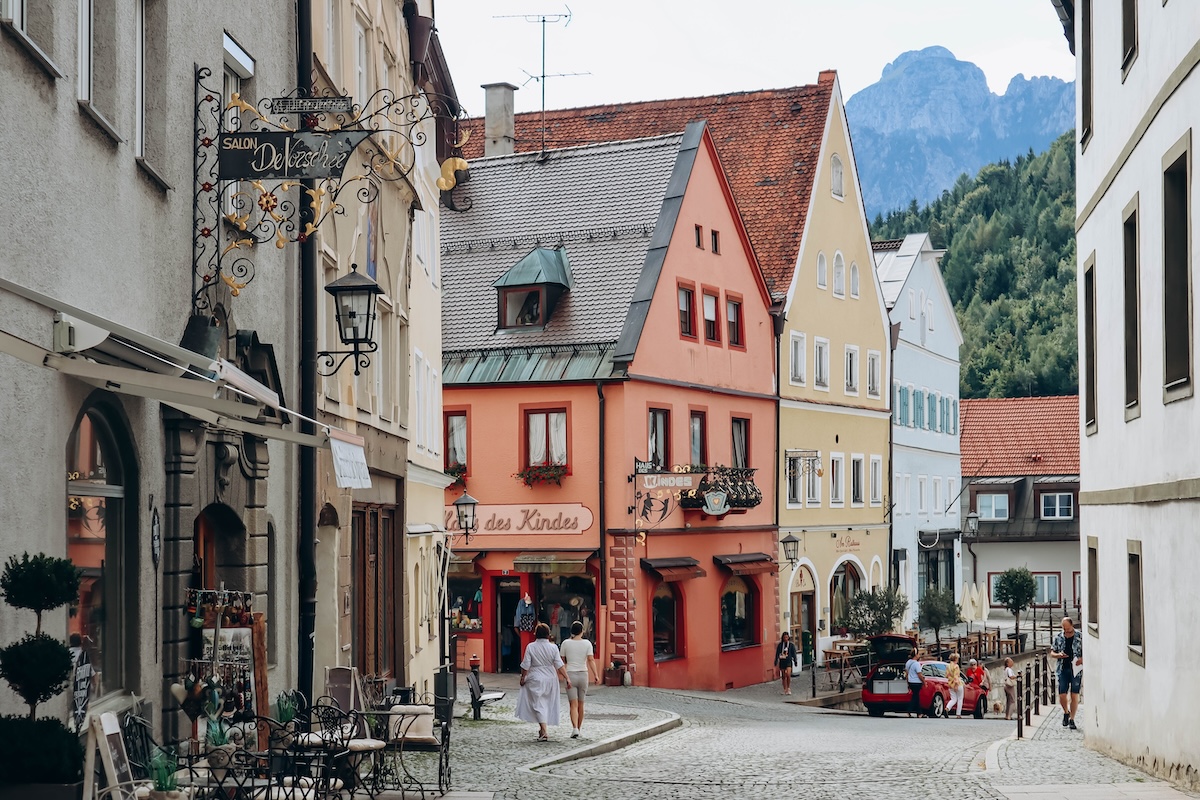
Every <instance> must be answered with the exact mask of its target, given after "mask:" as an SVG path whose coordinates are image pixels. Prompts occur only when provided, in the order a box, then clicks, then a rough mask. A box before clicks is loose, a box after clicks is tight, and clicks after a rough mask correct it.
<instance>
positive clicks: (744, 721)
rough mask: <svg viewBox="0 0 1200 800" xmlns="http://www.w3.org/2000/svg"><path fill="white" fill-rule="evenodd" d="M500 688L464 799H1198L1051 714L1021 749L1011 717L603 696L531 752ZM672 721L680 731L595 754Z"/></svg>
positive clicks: (607, 691) (723, 697)
mask: <svg viewBox="0 0 1200 800" xmlns="http://www.w3.org/2000/svg"><path fill="white" fill-rule="evenodd" d="M489 688H497V687H493V686H492V685H491V684H489ZM498 688H505V689H506V691H507V692H508V694H507V696H506V697H505V699H504V700H503V701H501V702H500V703H497V704H493V705H491V706H488V707H487V708H485V710H484V720H483V721H481V722H473V721H471V720H470V718H469V717H470V712H469V710H468V711H467V718H466V719H463V718H459V719H456V720H455V723H454V747H453V764H454V789H455V790H457V791H482V792H489V791H490V792H495V797H496V798H497V800H501V799H503V800H518V799H520V800H526V799H528V800H533V798H538V800H554V799H555V798H579V797H586V798H597V799H607V798H612V799H613V800H617V799H618V798H620V799H621V800H625V798H650V797H653V798H741V797H747V798H758V797H763V798H766V797H772V798H777V797H779V796H781V794H783V795H784V796H789V797H791V796H804V797H806V798H837V799H838V800H845V799H846V798H857V797H872V798H883V799H885V800H886V799H887V798H906V800H911V799H912V798H924V797H940V796H946V797H953V798H956V800H957V798H981V799H987V800H1016V799H1017V798H1044V799H1047V800H1048V798H1057V797H1067V796H1076V797H1083V796H1086V797H1089V798H1091V797H1114V798H1115V797H1122V798H1134V797H1145V798H1172V797H1173V798H1183V797H1188V796H1191V795H1186V794H1184V793H1181V792H1175V791H1174V790H1173V789H1171V787H1170V784H1163V783H1161V782H1158V781H1155V780H1153V779H1151V778H1150V777H1149V776H1147V775H1146V774H1144V773H1142V772H1139V771H1137V770H1134V769H1131V768H1129V767H1126V766H1124V765H1122V764H1119V763H1118V762H1116V761H1113V760H1112V759H1109V758H1107V757H1105V756H1102V755H1100V754H1098V753H1095V752H1093V751H1091V750H1088V749H1087V748H1085V747H1084V746H1083V743H1082V742H1083V739H1082V737H1083V733H1082V731H1070V730H1068V729H1066V728H1063V727H1062V726H1061V725H1060V724H1059V722H1060V720H1061V716H1060V715H1059V712H1058V711H1057V710H1055V709H1051V710H1049V711H1048V713H1047V716H1046V718H1045V720H1046V721H1045V724H1043V725H1041V726H1039V727H1038V728H1036V729H1035V730H1034V731H1032V732H1027V735H1028V736H1029V738H1026V739H1025V740H1022V741H1016V740H1015V739H1008V737H1010V736H1011V735H1012V734H1013V733H1014V730H1015V725H1014V723H1011V722H1005V721H1004V720H1003V719H984V720H974V719H969V718H964V719H962V720H957V719H955V720H928V719H908V718H906V717H896V716H892V715H889V716H887V717H885V718H882V719H873V718H870V717H868V716H867V715H865V714H860V713H852V712H840V711H827V710H819V709H812V708H806V707H802V706H797V705H793V704H789V703H784V702H781V698H780V697H779V695H778V690H777V688H776V687H774V686H759V687H749V688H747V689H741V690H735V691H730V692H725V693H720V694H716V693H702V692H674V691H661V690H654V689H637V688H595V689H593V691H592V695H591V696H590V697H589V699H588V710H589V716H588V718H587V720H586V721H585V724H584V731H585V735H584V738H582V739H580V740H572V739H569V738H568V736H569V734H570V726H569V723H568V722H567V721H566V719H567V718H566V714H567V703H566V700H565V698H564V700H563V701H562V714H563V724H562V725H560V726H559V727H557V728H551V741H550V742H549V743H537V742H535V741H534V732H535V727H534V726H533V725H530V724H525V723H521V722H517V721H516V720H514V719H513V716H512V709H513V707H514V705H515V702H516V695H517V691H516V690H515V688H508V687H505V686H500V687H498ZM460 699H462V700H465V699H466V698H465V697H461V698H460ZM460 708H462V706H460ZM675 715H677V716H678V717H679V723H677V725H678V727H675V728H673V729H670V730H667V731H666V732H662V733H658V734H657V735H654V736H652V737H650V738H646V739H643V740H641V741H636V742H632V743H630V744H626V745H625V746H623V747H620V748H619V749H615V750H612V751H611V752H603V753H599V754H592V753H589V752H587V750H588V749H590V748H594V747H596V746H597V745H598V744H600V743H605V742H606V741H607V740H611V739H613V738H617V737H621V736H623V735H626V734H630V733H631V732H634V731H637V730H640V729H644V728H647V727H650V726H654V725H659V726H664V725H666V724H670V723H671V721H672V719H673V718H674V716H675ZM609 744H610V746H611V742H610V743H609ZM1059 787H1062V789H1061V790H1060V789H1059ZM1101 792H1103V793H1101Z"/></svg>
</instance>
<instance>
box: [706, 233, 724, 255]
mask: <svg viewBox="0 0 1200 800" xmlns="http://www.w3.org/2000/svg"><path fill="white" fill-rule="evenodd" d="M708 236H709V239H710V244H711V245H712V251H713V252H714V253H717V254H720V252H721V232H720V231H709V233H708Z"/></svg>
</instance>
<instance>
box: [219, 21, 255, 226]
mask: <svg viewBox="0 0 1200 800" xmlns="http://www.w3.org/2000/svg"><path fill="white" fill-rule="evenodd" d="M224 65H225V66H224V70H223V71H222V73H221V109H222V114H223V119H222V129H223V130H225V131H227V132H228V131H237V130H241V127H242V118H241V113H240V112H239V111H238V109H236V108H230V107H229V104H230V102H232V100H233V96H234V95H235V94H236V95H238V97H240V98H242V99H246V95H247V94H249V92H248V88H249V87H247V86H246V85H245V84H246V83H249V82H250V80H251V79H252V78H253V77H254V59H253V58H251V57H250V54H249V53H247V52H246V51H245V50H243V49H242V47H241V46H240V45H239V44H238V43H237V42H235V41H234V40H233V39H232V38H231V37H230V36H229V34H225V38H224ZM238 186H246V184H235V183H234V182H232V181H225V182H224V183H223V187H224V188H223V189H222V191H223V193H224V194H223V196H222V197H223V201H222V212H221V213H222V214H223V215H226V216H227V215H230V214H234V213H235V212H237V211H238V210H239V206H238V205H235V199H234V196H233V195H234V193H235V192H237V191H238V188H236V187H238ZM246 202H249V201H246ZM243 213H247V212H244V211H243Z"/></svg>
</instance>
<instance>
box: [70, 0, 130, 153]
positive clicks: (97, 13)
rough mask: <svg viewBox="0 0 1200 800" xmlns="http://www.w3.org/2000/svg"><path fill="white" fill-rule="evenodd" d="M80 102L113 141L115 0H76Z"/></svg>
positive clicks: (116, 135)
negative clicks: (77, 5) (77, 11)
mask: <svg viewBox="0 0 1200 800" xmlns="http://www.w3.org/2000/svg"><path fill="white" fill-rule="evenodd" d="M78 20H79V31H78V32H79V53H78V59H77V72H78V76H79V84H78V86H77V89H78V97H79V106H80V108H81V109H83V111H84V113H86V114H87V115H88V116H89V117H91V118H92V120H93V121H95V122H96V124H97V125H99V126H100V128H101V129H102V130H103V131H104V132H105V133H106V134H108V135H109V136H110V137H111V138H112V139H113V140H114V141H117V142H120V141H123V140H122V139H121V136H120V135H119V134H118V133H117V131H116V129H115V128H114V127H113V124H112V120H113V119H115V118H116V116H115V111H116V83H115V78H116V75H117V62H116V51H117V48H116V36H117V29H116V8H115V3H114V0H79V18H78Z"/></svg>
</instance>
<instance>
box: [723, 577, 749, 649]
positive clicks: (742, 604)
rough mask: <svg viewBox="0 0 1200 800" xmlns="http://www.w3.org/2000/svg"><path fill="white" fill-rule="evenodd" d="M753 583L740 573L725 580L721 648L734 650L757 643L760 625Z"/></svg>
mask: <svg viewBox="0 0 1200 800" xmlns="http://www.w3.org/2000/svg"><path fill="white" fill-rule="evenodd" d="M754 601H755V596H754V589H753V585H752V584H751V583H749V582H748V581H747V580H746V579H745V578H742V577H741V576H740V575H734V576H733V577H731V578H730V579H729V580H728V581H726V582H725V588H724V590H722V592H721V649H722V650H733V649H736V648H738V647H746V646H748V645H752V644H756V643H757V641H758V638H757V636H756V634H757V629H758V625H757V623H756V621H755V618H754V614H755V608H754Z"/></svg>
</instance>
